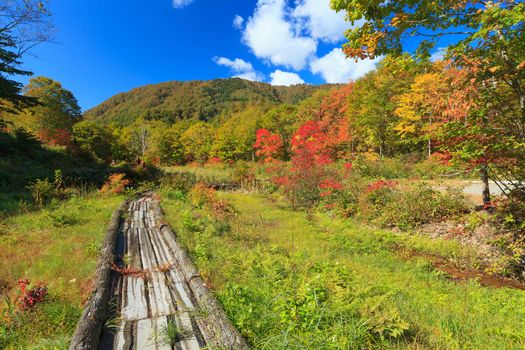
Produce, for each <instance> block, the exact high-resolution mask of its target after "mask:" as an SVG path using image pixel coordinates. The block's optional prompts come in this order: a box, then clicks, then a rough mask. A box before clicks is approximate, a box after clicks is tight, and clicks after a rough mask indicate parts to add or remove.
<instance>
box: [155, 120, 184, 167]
mask: <svg viewBox="0 0 525 350" xmlns="http://www.w3.org/2000/svg"><path fill="white" fill-rule="evenodd" d="M189 127H190V123H189V122H188V121H181V122H178V123H175V124H173V125H172V126H171V127H170V128H168V129H166V130H165V131H164V132H162V134H161V136H160V139H159V145H158V149H159V156H160V160H161V162H162V163H164V164H173V163H175V164H185V163H186V157H185V151H184V145H183V144H182V141H181V138H182V134H184V132H185V131H186V130H187V129H188V128H189Z"/></svg>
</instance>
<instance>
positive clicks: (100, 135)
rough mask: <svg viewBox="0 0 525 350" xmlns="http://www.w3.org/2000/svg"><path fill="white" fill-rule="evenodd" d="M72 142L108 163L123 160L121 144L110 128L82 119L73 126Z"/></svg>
mask: <svg viewBox="0 0 525 350" xmlns="http://www.w3.org/2000/svg"><path fill="white" fill-rule="evenodd" d="M73 142H74V143H75V144H76V145H77V146H78V147H80V149H81V150H82V151H83V152H85V153H87V154H89V155H91V156H92V157H93V158H95V159H97V160H99V161H104V162H106V163H110V162H111V161H114V160H123V155H122V153H123V152H122V150H121V149H122V147H123V146H122V145H120V144H119V142H118V140H117V138H116V137H115V135H114V134H113V133H112V132H111V130H110V129H108V128H106V127H102V126H100V125H98V124H96V123H94V122H92V121H89V120H84V121H81V122H78V123H76V124H75V125H74V126H73Z"/></svg>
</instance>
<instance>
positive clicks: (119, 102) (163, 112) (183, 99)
mask: <svg viewBox="0 0 525 350" xmlns="http://www.w3.org/2000/svg"><path fill="white" fill-rule="evenodd" d="M330 87H333V85H320V86H314V85H306V84H303V85H294V86H289V87H286V86H272V85H269V84H266V83H259V82H252V81H248V80H243V79H239V78H230V79H216V80H210V81H189V82H178V81H171V82H165V83H160V84H154V85H146V86H142V87H139V88H136V89H133V90H131V91H129V92H125V93H121V94H118V95H115V96H113V97H112V98H110V99H109V100H107V101H105V102H103V103H102V104H100V105H99V106H96V107H94V108H92V109H90V110H88V111H86V112H85V114H84V117H85V119H88V120H94V121H98V122H100V123H101V124H109V123H116V124H118V125H121V126H126V125H129V124H131V123H133V121H135V120H136V119H138V118H145V119H157V120H162V121H165V122H167V123H169V124H172V123H174V122H176V121H178V120H182V119H190V118H196V119H200V120H203V121H210V120H212V119H213V118H214V117H216V116H218V115H220V114H223V113H232V112H237V111H239V110H242V109H243V108H245V107H246V106H248V105H258V106H264V105H268V107H270V106H273V105H276V104H280V103H290V104H295V103H297V102H299V101H301V100H304V99H305V98H307V97H309V96H311V95H312V94H313V93H314V92H315V91H317V90H319V89H328V88H330Z"/></svg>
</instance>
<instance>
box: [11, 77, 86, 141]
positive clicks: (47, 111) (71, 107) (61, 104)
mask: <svg viewBox="0 0 525 350" xmlns="http://www.w3.org/2000/svg"><path fill="white" fill-rule="evenodd" d="M24 94H25V96H29V97H32V98H35V99H37V100H38V104H37V105H36V106H33V107H31V108H29V109H27V110H25V111H24V112H23V113H22V114H21V115H20V118H23V119H24V120H25V123H27V124H28V125H27V126H28V127H29V128H31V129H33V130H35V131H42V130H43V131H49V132H54V131H56V130H58V129H62V130H68V131H71V130H72V127H73V125H74V124H75V123H76V122H78V121H80V120H81V116H82V114H81V111H80V107H79V106H78V102H77V99H76V98H75V96H74V95H73V93H72V92H71V91H69V90H67V89H64V88H63V87H62V84H60V83H59V82H57V81H55V80H53V79H50V78H46V77H36V78H32V79H31V80H30V81H29V84H28V85H27V86H26V87H25V88H24Z"/></svg>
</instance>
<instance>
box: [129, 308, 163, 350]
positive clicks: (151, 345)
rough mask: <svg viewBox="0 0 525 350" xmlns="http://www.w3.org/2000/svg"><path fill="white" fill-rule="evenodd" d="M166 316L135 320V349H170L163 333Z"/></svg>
mask: <svg viewBox="0 0 525 350" xmlns="http://www.w3.org/2000/svg"><path fill="white" fill-rule="evenodd" d="M167 324H168V323H167V317H165V316H164V317H153V318H148V319H145V320H140V321H138V322H137V337H136V346H135V349H140V350H141V349H145V350H149V349H156V350H171V346H170V345H169V341H168V339H166V335H165V334H164V332H165V331H164V329H165V328H166V327H167Z"/></svg>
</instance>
